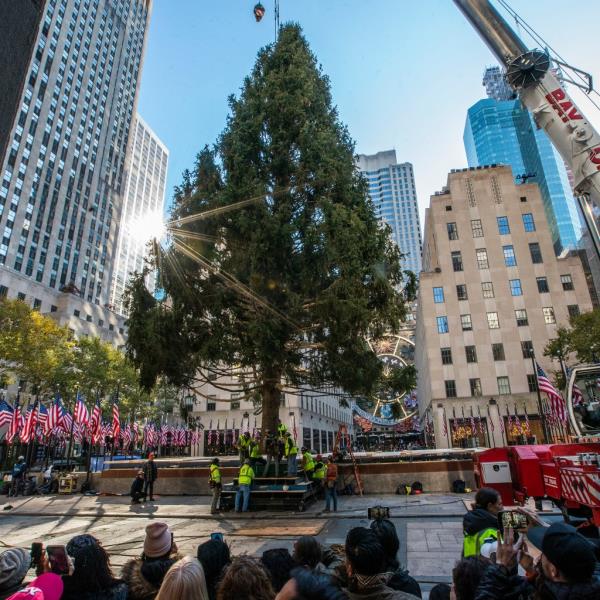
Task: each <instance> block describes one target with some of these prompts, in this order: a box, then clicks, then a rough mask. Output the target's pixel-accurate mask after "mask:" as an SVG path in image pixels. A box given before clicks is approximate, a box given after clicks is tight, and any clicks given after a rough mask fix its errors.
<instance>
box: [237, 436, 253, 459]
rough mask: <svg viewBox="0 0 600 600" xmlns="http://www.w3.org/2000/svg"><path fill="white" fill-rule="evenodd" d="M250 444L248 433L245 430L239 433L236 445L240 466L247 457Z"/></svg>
mask: <svg viewBox="0 0 600 600" xmlns="http://www.w3.org/2000/svg"><path fill="white" fill-rule="evenodd" d="M249 445H250V434H249V433H248V432H247V431H245V432H244V433H242V435H240V439H239V440H238V443H237V447H238V452H239V453H240V466H241V465H243V464H244V461H245V460H246V459H247V458H248V446H249Z"/></svg>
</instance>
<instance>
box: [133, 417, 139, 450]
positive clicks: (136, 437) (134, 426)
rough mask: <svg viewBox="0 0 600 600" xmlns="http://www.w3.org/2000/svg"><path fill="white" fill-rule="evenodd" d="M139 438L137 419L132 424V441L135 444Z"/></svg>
mask: <svg viewBox="0 0 600 600" xmlns="http://www.w3.org/2000/svg"><path fill="white" fill-rule="evenodd" d="M139 439H140V426H139V425H138V423H137V421H136V422H135V423H134V424H133V443H134V445H136V446H137V443H138V441H139Z"/></svg>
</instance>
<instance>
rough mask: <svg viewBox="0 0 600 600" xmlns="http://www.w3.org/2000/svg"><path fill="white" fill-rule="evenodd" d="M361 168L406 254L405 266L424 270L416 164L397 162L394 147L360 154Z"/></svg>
mask: <svg viewBox="0 0 600 600" xmlns="http://www.w3.org/2000/svg"><path fill="white" fill-rule="evenodd" d="M358 168H359V169H360V170H361V171H362V172H363V173H364V174H365V177H366V178H367V181H368V182H369V196H370V198H371V200H372V202H373V205H374V206H375V213H376V214H377V217H378V218H379V219H381V220H382V221H384V222H385V223H387V224H388V225H389V226H390V227H391V228H392V237H393V239H394V241H395V242H396V244H397V245H398V248H400V250H401V251H402V253H403V254H404V255H405V257H404V259H403V268H405V269H408V270H410V271H413V272H414V273H415V274H417V275H418V274H419V271H420V270H421V225H420V222H419V207H418V205H417V192H416V190H415V176H414V173H413V166H412V164H411V163H409V162H405V163H401V164H398V162H397V160H396V151H395V150H386V151H383V152H378V153H377V154H371V155H367V154H359V155H358Z"/></svg>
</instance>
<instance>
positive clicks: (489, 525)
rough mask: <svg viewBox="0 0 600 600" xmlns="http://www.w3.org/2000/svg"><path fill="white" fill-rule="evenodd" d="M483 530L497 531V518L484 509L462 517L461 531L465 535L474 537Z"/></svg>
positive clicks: (472, 511) (470, 512) (475, 510)
mask: <svg viewBox="0 0 600 600" xmlns="http://www.w3.org/2000/svg"><path fill="white" fill-rule="evenodd" d="M484 529H498V517H497V515H494V514H492V513H491V512H489V511H487V510H485V509H484V508H476V509H474V510H471V511H469V512H468V513H467V514H466V515H465V516H464V517H463V530H464V532H465V534H467V535H475V534H476V533H478V532H480V531H483V530H484Z"/></svg>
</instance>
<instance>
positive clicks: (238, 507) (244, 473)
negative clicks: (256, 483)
mask: <svg viewBox="0 0 600 600" xmlns="http://www.w3.org/2000/svg"><path fill="white" fill-rule="evenodd" d="M253 480H254V471H253V470H252V467H251V466H250V459H249V458H247V459H246V460H244V464H243V465H242V466H241V467H240V473H239V475H238V491H237V493H236V495H235V512H240V511H241V512H248V504H249V502H250V488H251V487H252V481H253ZM242 498H243V504H242Z"/></svg>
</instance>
